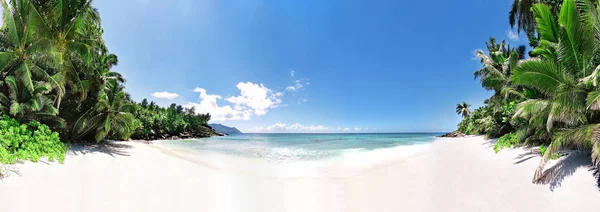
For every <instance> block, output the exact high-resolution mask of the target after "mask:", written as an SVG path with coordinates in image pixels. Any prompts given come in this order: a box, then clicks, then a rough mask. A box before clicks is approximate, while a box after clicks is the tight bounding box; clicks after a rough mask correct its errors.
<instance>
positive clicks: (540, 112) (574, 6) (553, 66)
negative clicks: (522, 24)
mask: <svg viewBox="0 0 600 212" xmlns="http://www.w3.org/2000/svg"><path fill="white" fill-rule="evenodd" d="M596 6H597V5H594V4H593V3H591V2H587V1H577V2H576V1H575V0H565V1H563V2H562V6H561V9H560V13H559V15H558V20H556V19H555V18H554V16H553V15H552V8H551V7H550V6H549V5H546V4H536V5H535V6H534V9H533V10H534V12H535V15H536V18H537V23H538V32H539V33H540V38H541V39H542V41H543V42H544V43H546V44H547V45H544V46H540V47H538V51H539V52H545V53H548V54H546V56H544V57H542V58H538V59H532V60H528V61H525V62H523V63H521V64H520V65H519V66H518V67H516V69H515V71H514V75H513V76H512V78H511V80H512V82H513V83H514V84H516V85H522V86H527V87H531V88H534V89H536V90H537V91H539V92H540V93H542V94H543V95H542V97H541V98H536V99H529V100H527V101H525V102H523V103H521V104H519V106H518V109H517V113H516V114H515V116H516V117H522V118H526V119H528V120H529V123H530V124H532V125H536V129H538V130H540V128H542V129H543V131H545V133H547V134H549V135H551V136H552V139H551V143H550V146H549V148H548V151H546V153H545V155H544V157H543V158H542V160H541V161H540V165H539V167H538V169H537V170H536V172H535V175H534V180H533V181H534V182H537V183H544V182H547V180H548V179H551V178H552V177H553V173H551V172H544V167H545V164H546V162H547V161H548V159H549V158H550V156H551V155H552V154H555V153H556V152H557V151H558V150H561V149H581V150H592V160H593V161H594V164H595V165H596V167H600V125H599V124H598V123H600V120H599V119H598V117H597V116H596V115H595V114H596V113H597V112H596V111H598V110H600V87H598V86H597V82H598V70H600V66H599V65H600V61H598V60H597V59H596V58H597V56H598V55H599V53H600V51H599V50H600V40H598V37H597V36H595V35H597V34H598V33H599V32H600V30H599V27H598V26H599V25H598V24H600V22H599V21H598V20H599V19H600V17H598V14H597V13H595V12H594V11H597V10H596V9H597V8H595V7H596ZM553 55H554V56H553Z"/></svg>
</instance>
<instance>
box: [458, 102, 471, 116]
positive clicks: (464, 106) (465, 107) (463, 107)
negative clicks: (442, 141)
mask: <svg viewBox="0 0 600 212" xmlns="http://www.w3.org/2000/svg"><path fill="white" fill-rule="evenodd" d="M469 107H471V105H470V104H468V103H467V102H463V103H460V104H456V113H457V114H458V115H462V117H463V118H467V117H468V116H469V115H470V114H471V110H469Z"/></svg>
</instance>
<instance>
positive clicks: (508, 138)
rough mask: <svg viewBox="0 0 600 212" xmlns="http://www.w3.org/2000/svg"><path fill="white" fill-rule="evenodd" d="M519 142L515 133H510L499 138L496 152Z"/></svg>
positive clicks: (495, 145) (495, 148)
mask: <svg viewBox="0 0 600 212" xmlns="http://www.w3.org/2000/svg"><path fill="white" fill-rule="evenodd" d="M518 143H519V141H518V139H517V136H516V135H515V133H508V134H506V135H503V136H502V137H500V138H498V141H497V142H496V144H494V152H496V153H498V152H499V151H500V150H502V149H505V148H511V147H513V146H514V145H517V144H518Z"/></svg>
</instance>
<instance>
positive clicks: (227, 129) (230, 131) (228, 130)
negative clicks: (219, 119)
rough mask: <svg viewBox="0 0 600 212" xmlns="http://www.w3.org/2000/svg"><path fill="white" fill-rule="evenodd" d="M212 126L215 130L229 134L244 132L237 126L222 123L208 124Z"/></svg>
mask: <svg viewBox="0 0 600 212" xmlns="http://www.w3.org/2000/svg"><path fill="white" fill-rule="evenodd" d="M208 125H209V126H210V127H212V128H213V129H214V130H215V131H217V132H219V133H222V134H227V135H235V134H242V132H241V131H239V130H238V129H237V128H235V127H228V126H225V125H222V124H208Z"/></svg>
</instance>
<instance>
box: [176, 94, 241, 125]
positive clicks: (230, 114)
mask: <svg viewBox="0 0 600 212" xmlns="http://www.w3.org/2000/svg"><path fill="white" fill-rule="evenodd" d="M194 92H197V93H200V103H192V102H190V103H188V104H187V105H184V107H186V108H191V107H193V108H194V109H195V110H196V113H210V115H211V118H210V119H211V120H213V121H226V120H249V119H250V116H251V113H250V112H249V111H243V110H236V109H234V108H232V107H231V106H222V107H221V106H219V105H218V104H217V100H219V99H221V98H222V97H221V96H219V95H210V94H208V93H206V90H205V89H203V88H195V89H194Z"/></svg>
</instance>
